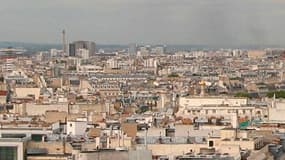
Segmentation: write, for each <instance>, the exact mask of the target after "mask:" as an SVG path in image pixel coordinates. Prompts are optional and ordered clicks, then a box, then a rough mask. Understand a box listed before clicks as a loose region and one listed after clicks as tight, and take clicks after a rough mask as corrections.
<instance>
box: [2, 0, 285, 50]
mask: <svg viewBox="0 0 285 160" xmlns="http://www.w3.org/2000/svg"><path fill="white" fill-rule="evenodd" d="M0 4H1V5H0V41H20V42H36V43H60V42H61V31H62V29H65V30H66V33H67V39H68V41H74V40H92V41H95V42H96V43H100V44H129V43H144V44H147V43H149V44H181V45H211V46H219V45H224V46H226V45H280V46H285V0H0Z"/></svg>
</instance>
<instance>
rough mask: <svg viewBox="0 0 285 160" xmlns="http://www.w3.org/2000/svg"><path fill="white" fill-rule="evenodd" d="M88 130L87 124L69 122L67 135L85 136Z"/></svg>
mask: <svg viewBox="0 0 285 160" xmlns="http://www.w3.org/2000/svg"><path fill="white" fill-rule="evenodd" d="M86 128H87V122H84V121H82V122H80V121H68V122H67V126H66V133H67V134H70V135H72V136H80V135H84V134H85V131H86Z"/></svg>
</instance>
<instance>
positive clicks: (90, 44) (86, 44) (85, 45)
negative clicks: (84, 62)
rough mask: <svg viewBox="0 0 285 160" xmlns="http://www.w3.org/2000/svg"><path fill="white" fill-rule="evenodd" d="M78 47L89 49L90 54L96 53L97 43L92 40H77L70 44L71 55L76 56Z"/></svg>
mask: <svg viewBox="0 0 285 160" xmlns="http://www.w3.org/2000/svg"><path fill="white" fill-rule="evenodd" d="M78 49H87V50H88V51H89V54H90V56H94V55H95V53H96V44H95V42H92V41H75V42H73V43H70V44H69V56H76V52H77V51H78Z"/></svg>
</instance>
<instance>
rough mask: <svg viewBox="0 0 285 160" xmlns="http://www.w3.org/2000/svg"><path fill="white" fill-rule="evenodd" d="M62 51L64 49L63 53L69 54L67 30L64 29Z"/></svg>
mask: <svg viewBox="0 0 285 160" xmlns="http://www.w3.org/2000/svg"><path fill="white" fill-rule="evenodd" d="M62 51H63V54H67V44H66V35H65V30H62Z"/></svg>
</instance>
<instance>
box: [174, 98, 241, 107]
mask: <svg viewBox="0 0 285 160" xmlns="http://www.w3.org/2000/svg"><path fill="white" fill-rule="evenodd" d="M223 104H224V105H229V106H241V105H246V104H247V99H246V98H222V97H181V98H179V105H180V106H182V107H187V106H190V107H191V106H193V107H197V106H201V105H223Z"/></svg>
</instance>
